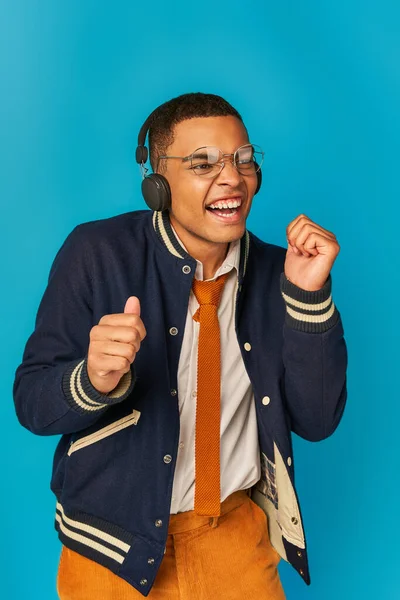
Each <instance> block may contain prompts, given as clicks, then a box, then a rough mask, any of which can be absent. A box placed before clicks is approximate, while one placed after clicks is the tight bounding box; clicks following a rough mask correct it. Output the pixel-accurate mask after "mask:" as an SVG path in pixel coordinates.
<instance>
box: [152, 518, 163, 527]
mask: <svg viewBox="0 0 400 600" xmlns="http://www.w3.org/2000/svg"><path fill="white" fill-rule="evenodd" d="M154 525H155V526H156V527H161V525H162V521H161V519H157V521H156V522H155V523H154Z"/></svg>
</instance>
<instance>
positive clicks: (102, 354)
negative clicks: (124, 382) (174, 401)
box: [87, 296, 146, 394]
mask: <svg viewBox="0 0 400 600" xmlns="http://www.w3.org/2000/svg"><path fill="white" fill-rule="evenodd" d="M145 337H146V329H145V327H144V325H143V321H142V319H141V318H140V302H139V298H136V296H131V297H130V298H128V300H127V301H126V304H125V308H124V312H123V313H117V314H114V315H104V317H102V318H101V319H100V321H99V324H98V325H95V326H94V327H92V329H91V330H90V344H89V351H88V361H87V372H88V375H89V379H90V381H91V383H92V385H93V387H95V388H96V389H97V390H98V391H99V392H101V393H102V394H107V393H108V392H111V391H112V390H113V389H114V388H115V387H116V386H117V385H118V383H119V381H120V379H121V377H122V376H123V375H124V374H125V373H127V372H128V371H129V369H130V368H131V364H132V363H133V361H134V360H135V358H136V354H137V353H138V352H139V349H140V343H141V342H142V340H143V339H144V338H145Z"/></svg>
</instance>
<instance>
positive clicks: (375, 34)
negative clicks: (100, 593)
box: [0, 0, 400, 600]
mask: <svg viewBox="0 0 400 600" xmlns="http://www.w3.org/2000/svg"><path fill="white" fill-rule="evenodd" d="M399 17H400V5H399V3H398V2H397V1H393V2H390V1H389V0H380V1H379V2H372V1H368V0H359V1H357V0H336V1H335V2H333V1H332V2H331V1H324V2H319V1H315V2H313V1H311V0H302V2H288V1H285V0H281V1H280V2H278V3H277V2H271V1H269V0H268V1H263V2H262V1H261V0H259V1H255V0H247V1H246V2H244V1H243V0H241V1H237V0H231V1H230V2H221V3H210V2H206V3H201V2H200V3H196V2H188V1H187V0H186V1H184V2H183V1H182V0H179V1H177V2H172V1H171V2H169V3H165V2H163V1H161V0H153V2H152V3H151V5H148V4H146V5H143V6H141V5H140V3H135V2H133V1H130V2H129V1H115V2H113V3H112V4H111V5H109V3H108V2H104V1H99V0H96V1H95V0H80V1H79V2H78V1H77V0H70V1H69V2H56V1H54V0H42V1H39V0H9V1H8V2H7V1H4V0H3V2H1V3H0V77H1V82H0V86H1V90H2V93H1V97H0V132H1V134H0V135H1V142H0V143H1V147H0V170H1V177H0V198H1V204H2V214H3V217H2V227H1V236H2V248H3V260H2V293H1V297H0V301H1V315H2V327H1V331H2V335H1V338H2V344H1V345H0V352H1V357H0V358H1V364H2V378H1V398H2V406H3V413H2V427H1V433H2V452H1V453H0V461H1V464H0V469H1V485H2V493H1V495H0V503H1V515H2V524H1V532H2V533H1V537H2V543H1V546H0V552H1V557H0V564H1V567H0V569H1V571H2V575H1V587H2V589H3V592H2V594H3V593H4V594H5V595H4V597H7V598H8V599H11V598H12V599H14V598H15V599H26V598H39V597H40V598H41V600H47V599H54V598H56V592H55V577H56V569H57V563H58V558H59V550H60V545H59V542H58V541H57V539H56V534H55V532H54V531H53V516H54V508H55V505H54V498H53V496H52V494H51V492H50V491H49V479H50V472H51V462H52V453H53V449H54V447H55V444H56V441H57V440H56V439H55V438H40V437H35V436H34V435H32V434H31V433H29V432H28V431H26V430H24V429H23V428H22V427H21V426H20V425H19V424H18V422H17V420H16V417H15V414H14V408H13V402H12V395H11V388H12V383H13V378H14V371H15V368H16V366H17V365H18V364H19V362H20V360H21V357H22V351H23V348H24V345H25V342H26V339H27V337H28V335H29V334H30V333H31V331H32V328H33V325H34V318H35V314H36V310H37V307H38V303H39V301H40V298H41V296H42V293H43V291H44V288H45V285H46V280H47V276H48V271H49V268H50V265H51V262H52V260H53V258H54V256H55V253H56V251H57V250H58V248H59V247H60V245H61V244H62V242H63V240H64V239H65V237H66V236H67V234H68V233H69V232H70V231H71V229H72V228H73V227H74V226H75V225H76V224H78V223H80V222H84V221H87V220H92V219H98V218H103V217H108V216H112V215H116V214H119V213H122V212H127V211H129V210H132V209H139V208H144V202H143V200H142V199H141V196H140V174H139V170H138V167H137V165H136V164H135V163H134V160H133V155H134V150H135V146H136V136H137V132H138V130H139V128H140V126H141V124H142V122H143V121H144V119H145V118H146V117H147V115H148V114H149V113H150V112H151V111H152V110H153V108H155V107H156V106H157V105H158V104H160V103H162V102H164V101H166V100H168V99H170V98H171V97H173V96H176V95H178V94H181V93H184V92H187V91H206V92H213V93H217V94H221V95H222V96H224V97H226V99H227V100H228V101H230V102H231V103H232V104H233V105H234V106H235V107H236V108H237V109H238V110H239V111H240V112H241V113H242V115H243V117H244V120H245V122H246V124H247V126H248V129H249V131H250V135H251V138H252V140H253V141H254V142H255V143H258V144H260V145H261V146H262V147H263V148H264V150H265V152H266V159H265V164H264V169H263V173H264V183H263V187H262V191H261V192H260V194H259V195H258V196H257V197H256V200H255V203H254V208H253V211H252V213H251V215H250V218H249V222H248V224H249V229H250V230H252V231H253V232H254V233H256V234H257V235H259V236H260V237H262V238H263V239H265V240H267V241H270V242H272V243H277V244H280V245H285V228H286V226H287V224H288V223H289V222H290V221H291V220H292V219H294V218H295V217H296V216H297V215H298V214H300V213H301V212H303V213H305V214H306V215H308V216H309V217H310V218H311V219H313V220H314V221H316V222H317V223H319V224H320V225H322V226H323V227H325V228H326V229H330V230H331V231H334V232H335V234H336V235H337V238H338V240H339V243H340V245H341V252H340V254H339V257H338V259H337V261H336V263H335V265H334V269H333V284H334V288H333V291H334V299H335V302H336V304H337V306H338V308H339V310H340V312H341V314H342V318H343V322H344V326H345V332H346V340H347V344H348V349H349V375H348V392H349V399H348V406H347V409H346V412H345V416H344V419H343V421H342V424H341V426H340V427H339V429H338V431H337V432H336V433H335V435H334V436H333V437H331V438H330V439H328V440H326V441H324V442H320V443H318V444H311V443H307V442H304V441H302V440H300V439H298V438H296V439H295V451H296V465H297V485H298V491H299V494H300V498H301V501H302V507H303V513H304V518H305V525H306V532H307V537H308V543H309V549H310V563H311V577H312V585H311V587H310V588H308V587H307V586H305V585H304V583H303V582H302V581H301V579H300V577H299V576H298V575H297V574H296V573H295V572H294V571H293V570H292V569H291V567H289V566H287V565H286V564H281V576H282V580H283V583H284V586H285V590H286V593H287V597H288V599H289V600H291V599H296V600H302V599H306V598H307V599H309V600H333V599H334V600H337V599H339V598H340V599H343V600H347V599H350V598H351V599H353V598H357V599H358V598H360V599H361V598H363V599H365V600H367V599H372V598H374V599H375V598H379V599H380V600H386V599H392V598H399V597H400V585H399V583H398V575H397V572H398V559H399V552H398V540H399V536H400V525H399V523H400V519H399V499H398V491H399V475H398V472H399V470H398V461H399V450H398V441H397V430H398V421H399V417H400V409H399V393H398V383H397V381H398V380H397V379H396V377H398V373H399V368H398V358H399V353H398V343H397V340H398V334H399V329H398V314H397V313H395V308H398V295H396V293H395V292H396V290H397V292H398V289H399V271H400V269H399V261H398V252H399V241H398V237H397V235H398V231H399V216H400V215H399V208H398V206H399V166H398V164H399V156H400V153H399V139H400V137H399V134H400V112H399V106H400V44H399V32H400V27H399V22H400V20H399ZM216 600H217V599H216Z"/></svg>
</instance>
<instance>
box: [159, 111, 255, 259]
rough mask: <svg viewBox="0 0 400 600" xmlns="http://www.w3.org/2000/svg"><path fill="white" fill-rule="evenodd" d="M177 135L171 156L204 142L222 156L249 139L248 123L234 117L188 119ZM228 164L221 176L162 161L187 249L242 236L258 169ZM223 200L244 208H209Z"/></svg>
mask: <svg viewBox="0 0 400 600" xmlns="http://www.w3.org/2000/svg"><path fill="white" fill-rule="evenodd" d="M173 133H174V142H173V143H172V144H171V145H170V146H169V148H168V149H167V151H166V155H168V156H188V155H190V154H192V153H193V152H194V151H195V150H197V149H198V148H201V147H203V146H215V147H217V148H219V149H220V150H222V152H223V153H224V154H233V153H234V152H235V150H237V148H239V147H240V146H243V145H244V144H248V143H249V139H248V136H247V132H246V129H245V127H244V125H243V124H242V123H241V121H240V120H239V119H237V118H236V117H233V116H226V117H206V118H204V117H201V118H195V119H188V120H186V121H182V122H181V123H178V125H176V126H175V128H174V132H173ZM224 162H225V166H224V168H223V169H222V171H221V173H220V174H219V175H217V176H216V177H215V178H207V177H206V176H204V175H196V173H195V172H194V171H193V169H191V164H190V161H186V162H182V161H181V160H179V159H168V160H163V166H164V165H165V166H166V168H167V170H166V172H165V173H164V175H165V177H166V178H167V180H168V182H169V185H170V187H171V193H172V205H171V209H170V218H171V223H172V225H173V226H174V228H175V229H176V231H177V233H178V235H179V237H180V238H181V240H182V242H183V243H184V244H185V246H186V247H187V248H188V250H189V252H192V253H193V250H194V249H196V247H198V246H199V245H200V246H201V247H203V248H204V245H205V244H206V245H207V244H218V243H223V244H226V243H227V242H231V241H233V240H237V239H240V238H241V237H242V235H243V234H244V231H245V227H246V218H247V215H248V214H249V211H250V207H251V202H252V199H253V196H254V192H255V190H256V187H257V175H256V173H255V172H254V171H253V172H251V174H246V175H242V174H240V173H239V172H238V171H237V170H236V168H235V167H234V166H233V164H232V162H231V157H226V158H225V159H224ZM221 200H224V202H233V203H234V204H238V203H239V204H240V206H238V207H237V208H236V207H233V208H228V209H225V210H223V209H222V210H216V209H211V208H207V207H209V206H210V205H211V204H215V202H217V201H221Z"/></svg>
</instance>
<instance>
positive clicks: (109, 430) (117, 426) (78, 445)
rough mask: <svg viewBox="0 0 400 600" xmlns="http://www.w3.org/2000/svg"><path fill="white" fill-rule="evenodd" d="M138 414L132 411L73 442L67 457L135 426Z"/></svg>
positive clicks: (138, 417)
mask: <svg viewBox="0 0 400 600" xmlns="http://www.w3.org/2000/svg"><path fill="white" fill-rule="evenodd" d="M140 414H141V413H140V412H139V411H138V410H133V411H132V412H131V413H129V415H127V416H126V417H123V418H122V419H118V421H114V422H113V423H110V425H107V427H102V428H101V429H98V430H97V431H95V432H94V433H91V434H90V435H85V436H83V437H81V438H79V440H76V442H73V443H72V444H71V445H70V447H69V450H68V456H71V454H73V453H74V452H76V451H77V450H82V448H86V447H87V446H91V445H92V444H96V442H99V441H100V440H103V439H104V438H106V437H109V436H110V435H114V434H115V433H118V431H121V430H122V429H125V428H126V427H131V426H132V425H137V423H138V421H139V419H140Z"/></svg>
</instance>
